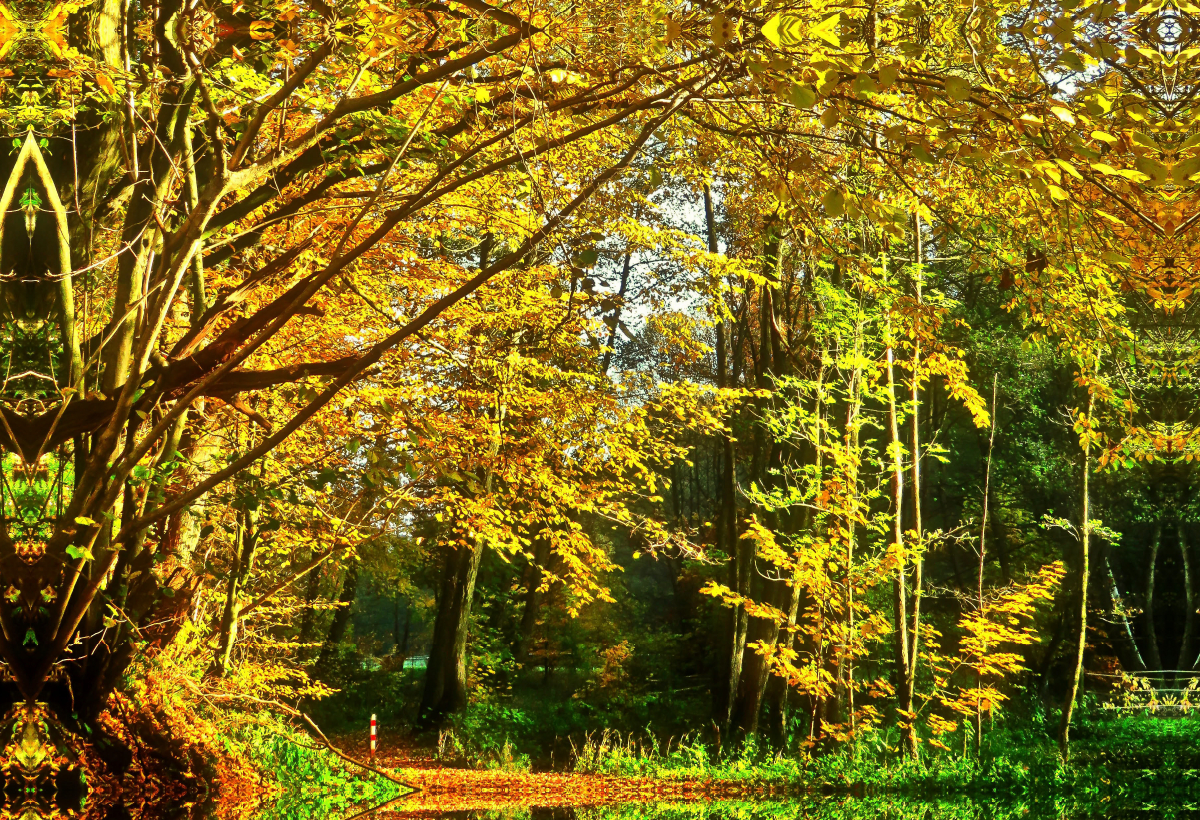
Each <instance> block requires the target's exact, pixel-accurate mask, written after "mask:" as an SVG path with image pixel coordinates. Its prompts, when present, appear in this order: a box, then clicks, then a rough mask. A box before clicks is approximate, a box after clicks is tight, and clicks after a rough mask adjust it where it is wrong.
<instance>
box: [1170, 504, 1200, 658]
mask: <svg viewBox="0 0 1200 820" xmlns="http://www.w3.org/2000/svg"><path fill="white" fill-rule="evenodd" d="M1175 526H1176V530H1175V531H1176V533H1177V536H1178V538H1179V554H1180V556H1181V557H1182V559H1183V594H1184V607H1185V609H1186V612H1185V615H1184V621H1183V638H1182V640H1181V641H1180V644H1179V659H1178V660H1177V661H1176V663H1175V668H1176V669H1178V670H1180V671H1181V672H1190V671H1192V669H1193V667H1194V666H1195V665H1196V650H1195V647H1194V646H1193V643H1194V641H1195V636H1196V578H1195V573H1194V572H1193V570H1192V555H1191V552H1190V551H1189V549H1188V540H1187V532H1186V531H1185V530H1184V525H1183V522H1182V521H1181V522H1179V523H1178V524H1176V525H1175Z"/></svg>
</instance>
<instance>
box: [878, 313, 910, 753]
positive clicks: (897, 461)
mask: <svg viewBox="0 0 1200 820" xmlns="http://www.w3.org/2000/svg"><path fill="white" fill-rule="evenodd" d="M886 332H887V340H886V343H887V382H888V383H887V391H888V422H889V425H890V428H891V450H892V508H893V520H892V548H893V549H894V551H895V553H896V562H897V563H896V575H895V577H894V578H893V579H892V620H893V623H894V624H895V627H894V629H893V632H892V635H893V641H894V646H893V651H894V652H895V656H896V657H895V665H894V668H893V672H894V675H895V681H896V684H895V685H896V711H897V712H898V713H899V715H898V722H899V724H900V743H901V746H902V747H903V749H904V753H905V754H906V755H908V756H909V757H916V756H917V737H916V732H915V730H914V727H913V720H914V717H915V716H914V715H913V703H912V691H913V690H911V689H910V688H909V685H908V684H909V680H910V679H911V678H912V668H911V667H910V666H909V651H908V591H907V586H908V583H907V580H906V578H905V575H906V572H907V568H908V556H907V554H906V553H905V550H904V465H903V462H902V460H901V449H902V447H903V445H902V444H901V441H900V422H899V418H898V413H897V411H896V376H895V366H894V364H893V359H894V357H895V354H894V353H893V349H892V328H891V321H890V320H889V321H888V324H887V331H886Z"/></svg>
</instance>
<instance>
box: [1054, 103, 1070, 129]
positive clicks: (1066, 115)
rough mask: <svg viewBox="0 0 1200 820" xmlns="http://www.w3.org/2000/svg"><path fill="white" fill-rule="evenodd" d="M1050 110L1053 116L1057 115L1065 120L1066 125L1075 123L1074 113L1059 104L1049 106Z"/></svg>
mask: <svg viewBox="0 0 1200 820" xmlns="http://www.w3.org/2000/svg"><path fill="white" fill-rule="evenodd" d="M1050 111H1051V113H1053V114H1054V116H1056V117H1058V118H1059V119H1060V120H1062V121H1063V122H1065V123H1066V124H1067V125H1074V124H1075V115H1074V114H1072V113H1071V112H1070V111H1068V110H1067V109H1065V108H1063V107H1062V106H1061V105H1052V106H1050Z"/></svg>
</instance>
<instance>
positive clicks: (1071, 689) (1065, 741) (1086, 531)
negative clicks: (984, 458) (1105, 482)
mask: <svg viewBox="0 0 1200 820" xmlns="http://www.w3.org/2000/svg"><path fill="white" fill-rule="evenodd" d="M1099 366H1100V360H1099V359H1097V360H1096V367H1097V369H1099ZM1095 403H1096V399H1095V395H1094V394H1092V393H1091V392H1090V391H1089V393H1088V412H1087V417H1088V423H1089V424H1090V423H1091V422H1092V410H1093V408H1094V407H1095ZM1091 454H1092V439H1091V436H1090V434H1089V436H1088V438H1087V439H1086V440H1085V443H1084V446H1083V481H1082V485H1083V486H1082V490H1083V492H1082V495H1083V503H1082V505H1081V506H1082V509H1081V510H1080V516H1079V518H1080V521H1079V548H1080V550H1079V601H1078V608H1077V610H1076V612H1077V614H1078V616H1079V631H1078V632H1076V634H1075V648H1074V649H1075V651H1074V659H1073V668H1072V672H1071V678H1070V683H1069V684H1068V687H1067V699H1066V703H1065V704H1064V705H1063V710H1062V719H1061V720H1060V722H1059V725H1058V752H1059V755H1061V756H1062V759H1063V762H1064V763H1065V762H1066V761H1067V758H1068V757H1069V756H1070V751H1071V716H1072V715H1073V714H1074V712H1075V700H1076V699H1077V698H1078V696H1079V683H1080V680H1081V679H1082V678H1083V653H1084V650H1085V649H1086V648H1087V606H1088V574H1089V573H1088V570H1089V566H1088V559H1089V557H1090V556H1089V555H1088V547H1089V540H1090V537H1091V529H1092V527H1091V519H1090V516H1091V509H1090V507H1089V504H1090V502H1091V496H1090V494H1089V489H1088V479H1089V478H1090V477H1091V469H1092V465H1091Z"/></svg>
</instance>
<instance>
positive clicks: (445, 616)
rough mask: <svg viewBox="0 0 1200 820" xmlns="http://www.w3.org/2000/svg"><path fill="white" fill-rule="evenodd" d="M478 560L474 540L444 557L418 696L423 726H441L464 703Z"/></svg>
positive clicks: (480, 548) (479, 554) (479, 542)
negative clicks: (439, 589) (427, 662)
mask: <svg viewBox="0 0 1200 820" xmlns="http://www.w3.org/2000/svg"><path fill="white" fill-rule="evenodd" d="M482 558H483V541H482V539H478V538H477V539H475V540H474V541H473V542H472V544H471V545H470V546H466V545H459V546H458V547H456V548H455V549H454V551H453V552H452V553H451V554H450V555H449V556H447V560H446V566H445V571H444V574H443V578H442V589H441V594H440V595H439V596H438V614H437V620H436V621H435V623H434V628H433V644H432V646H431V647H430V649H429V665H428V667H427V668H426V670H425V688H424V692H423V694H422V696H421V712H420V717H419V722H420V725H422V726H424V727H427V728H428V727H433V726H441V725H442V724H443V723H444V722H445V720H446V718H447V717H448V716H449V715H451V714H453V713H454V712H457V711H460V710H461V709H462V708H463V707H464V706H466V704H467V637H468V634H469V633H470V625H471V624H470V622H471V603H472V599H473V598H474V595H475V579H476V578H477V577H478V575H479V564H480V561H481V560H482Z"/></svg>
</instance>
